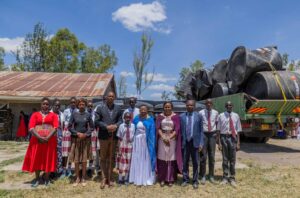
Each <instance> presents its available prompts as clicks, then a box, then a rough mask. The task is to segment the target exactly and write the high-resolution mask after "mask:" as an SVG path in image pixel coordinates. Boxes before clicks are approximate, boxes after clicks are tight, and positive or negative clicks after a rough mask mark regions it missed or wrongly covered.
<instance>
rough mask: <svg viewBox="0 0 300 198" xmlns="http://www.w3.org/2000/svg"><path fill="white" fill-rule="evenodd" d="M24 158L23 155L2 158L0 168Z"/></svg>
mask: <svg viewBox="0 0 300 198" xmlns="http://www.w3.org/2000/svg"><path fill="white" fill-rule="evenodd" d="M23 160H24V156H20V157H16V158H12V159H8V160H3V161H2V162H0V169H1V168H3V167H4V166H8V165H10V164H14V163H17V162H22V161H23Z"/></svg>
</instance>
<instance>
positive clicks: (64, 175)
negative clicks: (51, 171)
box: [59, 170, 67, 179]
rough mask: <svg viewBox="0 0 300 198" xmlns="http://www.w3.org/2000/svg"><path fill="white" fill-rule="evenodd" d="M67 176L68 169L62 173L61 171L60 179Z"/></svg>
mask: <svg viewBox="0 0 300 198" xmlns="http://www.w3.org/2000/svg"><path fill="white" fill-rule="evenodd" d="M66 176H67V171H66V170H63V171H62V173H61V175H60V177H59V179H63V178H65V177H66Z"/></svg>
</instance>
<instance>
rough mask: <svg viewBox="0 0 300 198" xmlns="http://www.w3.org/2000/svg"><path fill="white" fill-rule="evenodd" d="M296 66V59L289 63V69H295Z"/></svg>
mask: <svg viewBox="0 0 300 198" xmlns="http://www.w3.org/2000/svg"><path fill="white" fill-rule="evenodd" d="M295 66H296V63H295V61H294V60H292V61H291V62H290V63H289V64H288V68H287V70H289V71H295Z"/></svg>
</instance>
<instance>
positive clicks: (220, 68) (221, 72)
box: [211, 59, 228, 84]
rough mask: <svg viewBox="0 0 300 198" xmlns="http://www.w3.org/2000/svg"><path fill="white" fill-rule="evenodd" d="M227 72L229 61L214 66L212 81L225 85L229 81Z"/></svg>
mask: <svg viewBox="0 0 300 198" xmlns="http://www.w3.org/2000/svg"><path fill="white" fill-rule="evenodd" d="M227 70H228V62H227V60H225V59H224V60H220V61H219V62H218V63H217V64H215V65H214V66H213V71H212V73H211V77H212V81H213V83H214V84H216V83H224V82H226V81H227V78H226V77H227V76H226V74H227Z"/></svg>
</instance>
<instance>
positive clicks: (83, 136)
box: [77, 132, 86, 139]
mask: <svg viewBox="0 0 300 198" xmlns="http://www.w3.org/2000/svg"><path fill="white" fill-rule="evenodd" d="M77 137H78V138H79V139H85V138H86V134H85V133H80V132H77Z"/></svg>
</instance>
